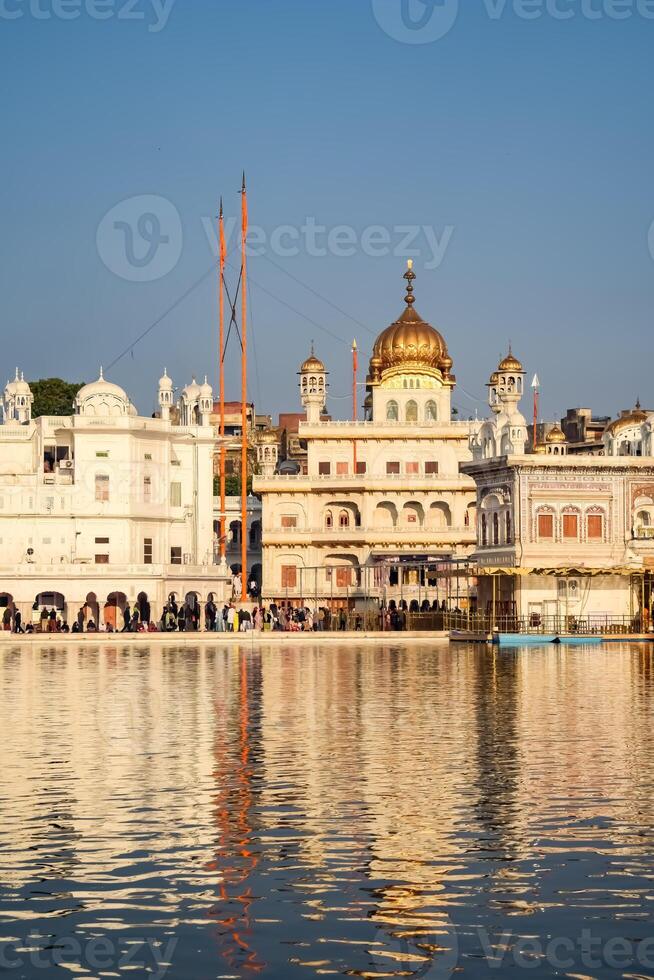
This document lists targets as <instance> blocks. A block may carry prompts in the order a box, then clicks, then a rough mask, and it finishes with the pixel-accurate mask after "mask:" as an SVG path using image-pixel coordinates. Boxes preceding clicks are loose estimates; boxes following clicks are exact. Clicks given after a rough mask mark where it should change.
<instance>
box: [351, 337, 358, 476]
mask: <svg viewBox="0 0 654 980" xmlns="http://www.w3.org/2000/svg"><path fill="white" fill-rule="evenodd" d="M358 370H359V351H358V348H357V342H356V340H353V341H352V421H353V422H356V421H357V416H358V414H359V413H358V410H357V373H358ZM352 446H353V450H354V473H353V476H356V473H357V441H356V439H353V440H352Z"/></svg>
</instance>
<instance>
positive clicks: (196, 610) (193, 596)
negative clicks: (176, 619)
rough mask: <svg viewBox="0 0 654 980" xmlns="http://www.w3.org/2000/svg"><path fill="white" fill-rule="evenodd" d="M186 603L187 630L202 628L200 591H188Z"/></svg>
mask: <svg viewBox="0 0 654 980" xmlns="http://www.w3.org/2000/svg"><path fill="white" fill-rule="evenodd" d="M184 604H185V606H186V630H187V632H189V631H196V630H198V629H199V628H200V615H201V604H200V593H199V592H187V593H186V596H185V598H184Z"/></svg>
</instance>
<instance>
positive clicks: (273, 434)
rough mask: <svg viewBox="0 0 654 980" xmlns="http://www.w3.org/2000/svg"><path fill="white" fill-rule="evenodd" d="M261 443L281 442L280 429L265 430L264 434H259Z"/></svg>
mask: <svg viewBox="0 0 654 980" xmlns="http://www.w3.org/2000/svg"><path fill="white" fill-rule="evenodd" d="M259 442H264V443H275V442H279V429H264V430H263V432H261V433H259Z"/></svg>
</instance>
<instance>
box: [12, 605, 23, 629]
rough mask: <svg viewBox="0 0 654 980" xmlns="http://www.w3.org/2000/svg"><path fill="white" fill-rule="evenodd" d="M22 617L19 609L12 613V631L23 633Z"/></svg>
mask: <svg viewBox="0 0 654 980" xmlns="http://www.w3.org/2000/svg"><path fill="white" fill-rule="evenodd" d="M24 632H25V630H24V629H23V617H22V614H21V612H20V610H19V609H17V610H16V612H15V613H14V633H24Z"/></svg>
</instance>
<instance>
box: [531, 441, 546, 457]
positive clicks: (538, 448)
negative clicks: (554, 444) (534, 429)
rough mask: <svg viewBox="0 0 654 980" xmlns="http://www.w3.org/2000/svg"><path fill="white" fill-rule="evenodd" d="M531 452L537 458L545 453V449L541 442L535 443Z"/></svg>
mask: <svg viewBox="0 0 654 980" xmlns="http://www.w3.org/2000/svg"><path fill="white" fill-rule="evenodd" d="M532 452H534V453H536V455H537V456H542V455H543V454H544V453H546V452H547V447H546V446H544V445H543V443H542V442H537V443H536V445H535V446H534V448H533V450H532Z"/></svg>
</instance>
